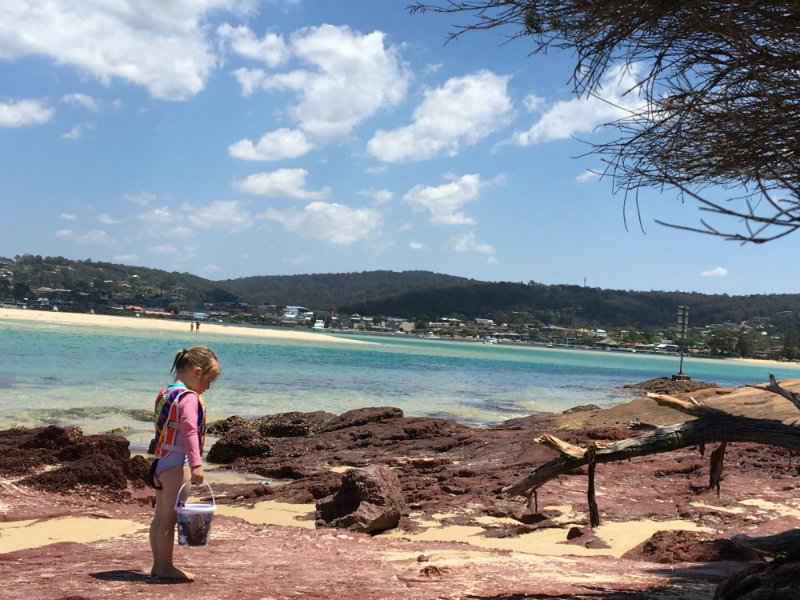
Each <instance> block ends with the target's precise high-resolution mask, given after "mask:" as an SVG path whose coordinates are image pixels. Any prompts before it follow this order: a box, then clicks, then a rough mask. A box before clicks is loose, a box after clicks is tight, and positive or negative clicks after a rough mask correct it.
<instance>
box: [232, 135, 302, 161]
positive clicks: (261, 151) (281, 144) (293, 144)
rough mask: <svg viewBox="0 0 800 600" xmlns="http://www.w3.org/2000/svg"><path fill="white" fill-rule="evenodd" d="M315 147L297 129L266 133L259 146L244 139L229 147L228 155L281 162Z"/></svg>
mask: <svg viewBox="0 0 800 600" xmlns="http://www.w3.org/2000/svg"><path fill="white" fill-rule="evenodd" d="M312 147H313V146H312V145H311V144H310V143H309V141H308V140H307V139H306V136H305V134H304V133H303V132H302V131H299V130H297V129H285V128H282V129H276V130H275V131H270V132H268V133H265V134H264V135H263V136H262V137H261V139H260V140H258V144H253V142H252V140H248V139H244V140H240V141H238V142H236V143H235V144H232V145H230V146H228V154H229V155H230V156H232V157H233V158H241V159H242V160H281V159H284V158H297V157H298V156H302V155H303V154H305V153H306V152H308V151H309V150H311V148H312Z"/></svg>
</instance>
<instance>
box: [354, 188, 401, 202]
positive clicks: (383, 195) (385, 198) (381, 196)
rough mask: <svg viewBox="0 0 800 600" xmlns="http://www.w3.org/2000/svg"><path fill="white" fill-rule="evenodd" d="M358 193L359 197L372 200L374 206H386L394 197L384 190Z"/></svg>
mask: <svg viewBox="0 0 800 600" xmlns="http://www.w3.org/2000/svg"><path fill="white" fill-rule="evenodd" d="M358 193H359V195H361V196H366V197H367V198H372V200H373V201H374V202H375V204H387V203H388V202H391V200H392V198H393V197H394V194H393V193H392V192H390V191H389V190H387V189H386V188H384V189H382V190H360V191H359V192H358Z"/></svg>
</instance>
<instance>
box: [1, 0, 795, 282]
mask: <svg viewBox="0 0 800 600" xmlns="http://www.w3.org/2000/svg"><path fill="white" fill-rule="evenodd" d="M32 4H35V7H36V8H35V9H34V8H32ZM407 4H408V2H406V1H405V0H401V1H399V2H396V1H393V0H381V1H376V0H346V1H342V0H338V1H334V0H313V1H312V0H293V1H289V0H284V1H280V0H273V1H262V2H257V1H255V0H176V1H171V2H168V3H164V2H160V1H157V0H142V1H140V2H123V1H122V0H83V1H79V0H41V1H38V2H36V3H31V2H29V1H22V0H4V1H3V2H2V3H1V4H0V203H1V204H0V205H1V206H2V217H0V255H2V256H8V257H13V256H15V255H21V254H40V255H43V256H65V257H67V258H72V259H92V260H102V261H112V262H119V263H124V264H130V265H141V266H147V267H154V268H159V269H166V270H169V271H180V272H183V271H187V272H190V273H195V274H197V275H201V276H203V277H208V278H210V279H225V278H234V277H243V276H249V275H277V274H295V273H332V272H336V273H342V272H353V271H367V270H375V269H390V270H396V271H401V270H409V269H423V270H430V271H435V272H440V273H447V274H452V275H459V276H464V277H471V278H474V279H479V280H486V281H524V282H527V281H530V280H533V281H537V282H541V283H546V284H556V283H566V284H578V285H583V284H584V282H585V283H586V284H587V285H589V286H592V287H602V288H614V289H630V290H680V291H698V292H705V293H728V294H737V295H740V294H756V293H774V292H786V293H795V292H797V285H796V283H795V280H796V279H797V268H796V267H792V266H791V265H792V264H794V260H790V257H792V256H794V255H795V254H796V251H797V241H796V236H795V237H792V236H788V237H787V238H784V239H782V240H778V241H775V242H772V243H769V244H766V245H763V246H752V245H748V246H741V245H739V244H736V243H733V242H725V241H723V240H721V239H717V238H712V237H707V236H701V235H698V234H692V233H688V232H683V231H678V230H673V229H669V228H664V227H662V226H659V225H656V224H655V223H654V222H653V221H654V219H661V220H665V221H669V222H675V223H680V224H686V225H696V224H697V223H698V220H699V218H700V217H701V216H702V215H701V213H700V212H699V211H698V210H697V207H696V205H694V204H692V203H689V202H687V203H685V204H683V203H681V202H680V201H679V200H678V199H677V198H676V197H675V195H674V194H672V193H663V194H660V193H658V192H656V191H646V192H643V193H642V194H641V196H640V198H639V211H640V214H641V219H642V222H643V226H644V227H643V228H644V231H642V229H640V227H639V225H638V219H639V217H638V216H637V213H636V210H635V207H634V206H632V205H630V203H629V204H628V206H625V204H624V202H623V197H622V196H620V195H614V194H613V189H612V185H611V181H610V180H608V179H603V180H601V179H600V178H598V177H597V176H596V175H594V174H593V173H592V171H593V170H598V169H600V168H601V162H600V160H599V158H597V157H596V156H592V155H588V156H587V155H586V151H587V149H588V148H587V146H586V145H585V144H583V143H581V142H579V141H577V140H576V138H580V139H585V140H591V141H597V140H601V139H603V138H602V136H603V135H604V132H603V131H602V130H597V126H598V125H600V124H602V123H604V122H607V121H609V120H611V119H613V118H615V117H617V116H619V113H617V112H615V110H616V109H614V108H612V104H610V103H604V102H600V101H598V100H585V99H584V100H581V99H577V98H575V97H574V96H573V95H572V93H571V87H570V85H569V77H570V75H571V70H572V63H571V61H570V58H571V57H570V56H569V55H568V54H559V53H556V52H551V53H549V54H547V55H544V56H530V55H529V52H530V49H531V48H530V46H528V45H527V44H526V42H524V41H516V42H511V43H504V41H505V39H504V38H503V36H502V34H503V32H501V31H494V32H483V33H474V34H470V35H467V36H466V37H463V38H461V39H459V40H457V41H455V42H451V43H449V44H445V41H446V38H447V34H448V32H450V31H451V29H452V28H451V26H450V24H451V23H452V22H455V21H456V20H457V19H458V18H457V17H453V16H440V15H433V14H425V15H413V16H412V15H410V14H409V13H408V11H407V10H406V8H405V7H406V5H407ZM619 73H621V71H615V73H612V74H611V75H610V76H609V78H608V79H607V80H606V82H605V86H604V90H603V95H604V96H605V97H607V98H608V99H609V100H611V101H612V102H613V103H615V104H616V105H618V106H622V107H625V106H632V105H635V103H636V101H637V100H636V98H631V97H628V96H622V95H621V94H620V90H621V89H623V88H624V85H625V83H626V81H625V79H624V77H623V76H621V75H619ZM626 219H627V223H628V227H627V229H626V225H625V221H626Z"/></svg>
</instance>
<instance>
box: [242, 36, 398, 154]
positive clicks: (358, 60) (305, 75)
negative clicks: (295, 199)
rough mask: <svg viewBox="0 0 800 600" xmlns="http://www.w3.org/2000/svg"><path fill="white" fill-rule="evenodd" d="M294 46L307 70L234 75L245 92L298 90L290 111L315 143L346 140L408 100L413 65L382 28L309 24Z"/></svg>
mask: <svg viewBox="0 0 800 600" xmlns="http://www.w3.org/2000/svg"><path fill="white" fill-rule="evenodd" d="M289 49H290V51H291V53H292V57H293V58H295V59H297V60H298V61H299V62H300V63H302V64H303V65H306V66H307V68H301V69H295V70H293V71H288V72H284V73H277V74H274V75H267V74H265V73H264V72H263V71H261V70H247V69H245V70H242V69H239V70H237V71H235V72H234V74H235V76H236V77H237V79H238V80H239V82H240V84H241V85H242V93H243V94H244V95H248V94H251V93H253V92H254V91H255V90H256V89H258V88H263V89H266V90H289V91H292V92H295V93H296V94H297V102H296V103H295V104H294V105H292V106H290V107H289V109H288V113H289V115H290V117H291V118H292V119H294V121H295V122H296V123H297V124H298V127H299V128H300V129H301V130H302V131H303V132H304V133H305V134H306V135H307V136H308V137H309V138H311V139H312V141H313V142H315V143H330V142H333V141H336V140H340V139H342V138H345V137H347V136H348V135H350V133H351V131H352V130H353V128H354V127H355V126H356V125H358V124H359V123H361V122H362V121H364V120H365V119H367V118H369V117H371V116H372V115H374V114H375V113H376V112H377V111H378V110H379V109H380V108H382V107H385V106H392V105H395V104H397V103H399V102H400V101H402V100H403V99H404V98H405V94H406V89H407V87H408V81H409V77H410V74H409V71H408V68H407V67H406V65H405V64H404V63H403V61H402V59H401V57H400V53H399V49H398V48H397V47H396V46H389V47H386V46H384V34H383V33H382V32H380V31H374V32H372V33H369V34H361V33H359V32H357V31H352V30H351V29H350V28H349V27H347V26H342V27H336V26H333V25H328V24H325V25H321V26H319V27H308V28H304V29H300V30H298V31H296V32H295V33H294V34H293V35H292V36H291V39H290V42H289Z"/></svg>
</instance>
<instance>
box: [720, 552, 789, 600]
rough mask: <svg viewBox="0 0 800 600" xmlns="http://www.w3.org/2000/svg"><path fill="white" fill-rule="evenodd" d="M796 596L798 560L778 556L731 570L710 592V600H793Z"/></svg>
mask: <svg viewBox="0 0 800 600" xmlns="http://www.w3.org/2000/svg"><path fill="white" fill-rule="evenodd" d="M797 598H800V562H797V561H788V560H786V559H778V560H775V561H774V562H772V563H769V564H764V563H762V564H757V565H751V566H749V567H747V568H746V569H742V570H741V571H736V572H734V573H732V574H731V575H730V576H729V577H728V578H727V579H726V580H725V581H723V582H722V583H721V584H720V585H719V587H717V591H716V593H715V594H714V600H797Z"/></svg>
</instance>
